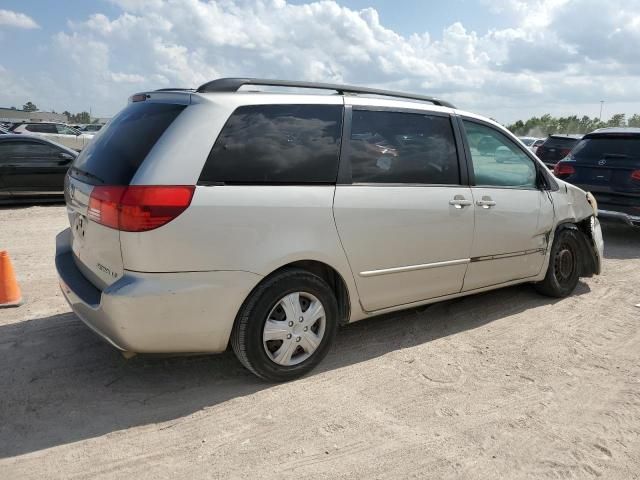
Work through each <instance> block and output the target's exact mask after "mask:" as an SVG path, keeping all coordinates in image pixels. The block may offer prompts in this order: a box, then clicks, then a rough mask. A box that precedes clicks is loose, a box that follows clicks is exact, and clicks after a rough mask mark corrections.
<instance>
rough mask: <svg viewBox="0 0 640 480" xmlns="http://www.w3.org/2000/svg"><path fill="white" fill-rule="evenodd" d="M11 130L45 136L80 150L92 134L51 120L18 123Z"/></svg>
mask: <svg viewBox="0 0 640 480" xmlns="http://www.w3.org/2000/svg"><path fill="white" fill-rule="evenodd" d="M12 131H13V132H14V133H24V134H31V135H38V136H40V137H45V138H48V139H49V140H52V141H54V142H56V143H59V144H61V145H64V146H65V147H69V148H72V149H74V150H77V151H80V150H82V149H83V148H84V147H85V146H86V145H87V144H88V143H89V142H90V141H91V139H92V138H93V134H85V133H82V132H81V131H80V130H76V129H75V128H71V127H69V126H68V125H65V124H64V123H53V122H33V123H20V124H18V125H16V126H14V127H13V128H12Z"/></svg>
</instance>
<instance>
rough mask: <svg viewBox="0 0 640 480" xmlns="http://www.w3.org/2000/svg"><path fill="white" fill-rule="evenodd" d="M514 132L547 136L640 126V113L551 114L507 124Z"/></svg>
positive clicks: (533, 135)
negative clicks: (603, 117)
mask: <svg viewBox="0 0 640 480" xmlns="http://www.w3.org/2000/svg"><path fill="white" fill-rule="evenodd" d="M506 127H507V128H508V129H509V130H510V131H511V132H512V133H514V134H515V135H520V136H532V137H546V136H547V135H552V134H554V133H582V134H585V133H589V132H593V131H594V130H596V129H598V128H605V127H640V115H638V114H637V113H636V114H635V115H633V116H631V117H629V118H628V119H627V118H626V115H625V114H624V113H616V114H615V115H613V116H612V117H611V118H610V119H609V120H607V121H604V120H600V119H599V118H597V117H594V118H591V117H588V116H587V115H584V116H583V117H582V118H579V117H578V116H576V115H571V116H569V117H552V116H551V115H550V114H546V115H542V116H541V117H532V118H530V119H529V120H526V121H522V120H518V121H517V122H515V123H512V124H511V125H507V126H506Z"/></svg>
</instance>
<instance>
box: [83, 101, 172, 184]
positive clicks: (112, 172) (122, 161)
mask: <svg viewBox="0 0 640 480" xmlns="http://www.w3.org/2000/svg"><path fill="white" fill-rule="evenodd" d="M184 109H185V105H175V104H169V103H153V102H134V103H130V104H129V105H127V106H126V107H125V108H124V110H122V111H121V112H120V113H118V114H117V115H116V116H115V117H113V119H111V122H110V123H109V125H108V126H107V127H105V128H104V129H103V131H102V132H100V135H98V136H96V137H95V138H94V139H93V140H92V141H91V142H90V143H89V144H88V145H87V146H86V147H85V148H84V149H83V150H82V152H81V153H80V155H79V156H78V158H77V159H76V161H75V162H74V164H73V167H72V174H73V175H74V176H78V177H79V178H81V179H82V180H83V181H86V182H88V183H101V184H102V183H104V184H108V185H128V184H129V183H130V182H131V179H132V178H133V176H134V175H135V173H136V171H137V170H138V167H139V166H140V165H141V164H142V162H143V160H144V159H145V157H146V156H147V154H148V153H149V151H150V150H151V148H152V147H153V146H154V145H155V143H156V142H157V141H158V139H159V138H160V136H161V135H162V134H163V133H164V132H165V130H166V129H167V128H168V127H169V125H171V123H172V122H173V121H174V120H175V119H176V117H177V116H178V115H179V114H180V112H182V111H183V110H184Z"/></svg>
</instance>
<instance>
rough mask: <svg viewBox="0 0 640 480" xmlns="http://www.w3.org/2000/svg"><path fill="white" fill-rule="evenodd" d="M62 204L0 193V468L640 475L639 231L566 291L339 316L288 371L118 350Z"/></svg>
mask: <svg viewBox="0 0 640 480" xmlns="http://www.w3.org/2000/svg"><path fill="white" fill-rule="evenodd" d="M65 224H66V218H65V214H64V208H63V207H61V206H47V207H26V208H11V209H2V210H0V249H8V250H9V252H10V254H11V257H12V259H13V262H14V266H15V268H16V270H17V274H18V279H19V281H20V285H21V287H22V290H23V294H24V295H25V297H26V300H27V303H26V305H24V306H22V307H20V308H18V309H7V310H0V478H2V479H17V478H65V479H67V478H91V479H95V478H142V479H146V478H154V479H156V478H208V479H211V478H224V479H227V478H238V479H239V478H275V477H277V478H296V479H304V478H330V479H336V478H366V479H369V478H394V479H395V478H435V479H444V478H469V479H471V478H473V479H476V478H488V479H495V478H510V479H519V478H534V479H540V478H580V479H583V478H592V477H603V478H607V479H612V478H613V479H630V478H640V473H639V472H640V357H639V353H640V308H638V307H636V306H635V305H636V304H639V303H640V289H639V286H640V230H631V229H629V228H627V227H624V226H621V225H620V226H619V225H605V228H604V235H605V242H606V250H605V255H606V262H605V266H604V272H603V275H601V276H599V277H595V278H592V279H587V280H586V281H584V282H581V283H580V285H579V286H578V289H577V291H576V292H575V294H574V295H573V296H572V297H570V298H567V299H564V300H560V301H557V300H552V299H548V298H543V297H541V296H539V295H537V294H536V293H535V292H534V291H533V289H532V288H531V287H530V286H519V287H513V288H507V289H503V290H499V291H495V292H490V293H486V294H481V295H477V296H473V297H467V298H464V299H459V300H455V301H448V302H444V303H441V304H437V305H434V306H431V307H429V308H424V309H420V310H411V311H407V312H403V313H401V314H394V315H391V316H385V317H383V318H378V319H372V320H368V321H364V322H361V323H358V324H355V325H351V326H347V327H345V328H343V329H342V330H341V331H340V332H339V335H338V339H337V342H336V344H335V346H334V348H333V349H332V351H331V353H330V354H329V356H328V357H327V359H326V360H325V361H324V362H323V363H322V365H321V366H320V368H319V369H318V370H316V371H314V372H313V373H312V374H311V375H309V376H308V377H306V378H303V379H301V380H298V381H295V382H291V383H288V384H283V385H272V384H268V383H264V382H262V381H260V380H258V379H256V378H254V377H253V376H252V375H250V374H248V373H247V372H246V371H245V370H243V369H242V367H241V366H240V365H239V364H238V362H236V360H235V358H234V357H233V355H232V354H231V353H229V352H227V353H225V354H223V355H218V356H197V357H195V356H194V357H169V358H167V357H161V356H138V357H135V358H133V359H132V360H128V361H126V360H124V359H123V358H122V356H121V355H120V354H118V353H117V352H116V351H115V350H113V349H112V348H111V347H109V346H108V345H106V344H105V343H103V342H102V341H101V340H100V339H98V338H97V337H96V336H95V335H94V334H93V333H91V332H90V331H89V330H88V329H87V328H86V327H85V326H84V325H83V324H82V323H81V322H80V321H79V320H77V319H76V318H75V317H74V315H73V314H72V313H70V311H69V308H68V307H67V305H66V303H65V301H64V299H63V297H62V295H61V294H60V293H59V291H58V285H57V282H56V279H55V273H54V266H53V253H54V235H55V233H57V232H58V231H60V230H61V229H63V228H64V227H65Z"/></svg>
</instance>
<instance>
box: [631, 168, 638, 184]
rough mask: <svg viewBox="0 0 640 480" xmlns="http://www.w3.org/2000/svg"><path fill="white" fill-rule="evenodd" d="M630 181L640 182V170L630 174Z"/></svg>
mask: <svg viewBox="0 0 640 480" xmlns="http://www.w3.org/2000/svg"><path fill="white" fill-rule="evenodd" d="M631 180H635V181H636V182H640V170H634V171H633V172H631Z"/></svg>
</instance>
